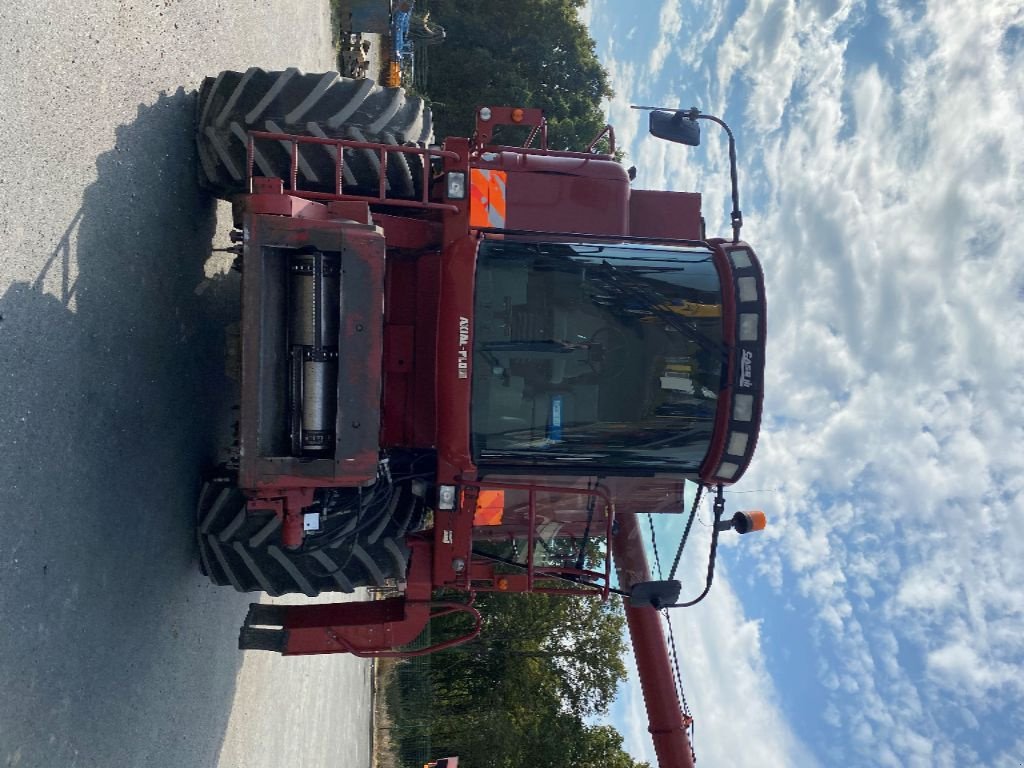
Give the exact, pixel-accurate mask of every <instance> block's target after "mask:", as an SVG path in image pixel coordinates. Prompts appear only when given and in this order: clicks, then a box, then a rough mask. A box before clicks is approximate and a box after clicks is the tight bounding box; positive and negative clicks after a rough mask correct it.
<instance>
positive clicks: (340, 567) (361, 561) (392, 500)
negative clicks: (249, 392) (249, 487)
mask: <svg viewBox="0 0 1024 768" xmlns="http://www.w3.org/2000/svg"><path fill="white" fill-rule="evenodd" d="M425 499H426V489H425V487H424V486H423V485H422V484H417V483H415V482H412V483H410V482H406V483H401V484H396V485H390V484H385V483H383V482H379V483H378V485H377V486H374V487H373V488H371V489H368V490H364V491H363V493H362V494H360V493H359V492H357V491H356V490H354V489H330V490H324V491H321V492H319V493H318V495H317V501H316V505H315V507H314V508H315V509H317V510H318V511H321V512H322V513H323V520H324V524H323V525H322V528H321V530H320V531H319V532H318V533H316V534H307V535H306V538H305V540H304V541H303V544H302V546H301V547H300V548H299V549H288V548H286V547H285V546H284V545H283V544H282V543H281V521H280V519H279V518H277V517H276V516H275V515H274V514H273V513H272V512H269V511H268V512H266V513H255V514H250V513H248V512H247V511H246V508H245V504H246V498H245V496H244V495H243V494H242V492H241V491H240V490H239V489H238V487H237V486H236V485H235V477H234V476H233V474H231V473H220V474H217V475H215V476H212V477H210V478H209V479H207V480H206V482H205V483H204V484H203V488H202V491H201V492H200V496H199V503H198V507H197V510H196V513H197V514H196V536H197V539H198V544H199V558H200V567H201V568H202V571H203V572H204V573H205V574H206V575H207V576H208V577H209V578H210V580H211V581H213V583H214V584H217V585H220V586H231V587H234V589H235V590H237V591H239V592H266V593H268V594H270V595H275V596H276V595H283V594H289V593H302V594H306V595H309V596H310V597H314V596H316V595H318V594H320V593H321V592H352V591H353V590H354V589H355V588H356V587H385V586H387V585H388V583H389V581H392V580H402V579H404V578H405V573H406V568H407V566H408V561H409V549H408V547H407V546H406V544H405V535H406V534H407V533H409V532H411V531H413V530H415V529H416V528H417V527H418V526H419V525H421V524H422V522H423V519H424V514H425V509H426V507H425V503H426V502H425Z"/></svg>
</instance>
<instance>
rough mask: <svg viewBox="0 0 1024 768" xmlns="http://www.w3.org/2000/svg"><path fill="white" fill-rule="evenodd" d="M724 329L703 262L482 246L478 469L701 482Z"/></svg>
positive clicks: (668, 253) (508, 244) (605, 249)
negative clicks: (688, 475)
mask: <svg viewBox="0 0 1024 768" xmlns="http://www.w3.org/2000/svg"><path fill="white" fill-rule="evenodd" d="M721 315H722V304H721V290H720V286H719V278H718V273H717V271H716V270H715V266H714V264H713V262H712V254H711V252H710V251H709V250H707V249H706V248H669V247H665V246H656V247H653V246H643V245H635V244H614V245H607V244H589V243H588V244H569V243H529V242H516V241H509V240H502V241H497V240H488V241H484V243H483V244H481V246H480V251H479V255H478V261H477V273H476V299H475V328H474V340H473V381H472V393H473V403H472V432H473V453H474V460H475V461H476V462H477V464H479V465H481V466H490V467H499V466H500V467H505V468H509V469H514V468H516V467H531V468H537V467H540V466H543V467H546V468H550V469H552V470H554V471H558V467H562V468H565V469H568V468H569V467H570V466H571V467H572V468H573V471H574V472H577V473H578V471H579V470H580V469H583V468H589V469H594V470H595V471H602V470H603V471H606V472H608V473H610V474H629V473H631V472H636V471H642V470H651V471H674V472H680V471H682V472H690V471H696V470H697V469H698V468H699V466H700V464H701V462H702V461H703V459H704V455H705V452H706V450H707V447H708V444H709V442H710V439H711V433H712V428H713V424H714V419H715V408H716V404H717V398H718V393H719V390H720V389H721V388H722V383H723V371H724V368H725V362H726V359H725V353H724V350H723V347H722V317H721Z"/></svg>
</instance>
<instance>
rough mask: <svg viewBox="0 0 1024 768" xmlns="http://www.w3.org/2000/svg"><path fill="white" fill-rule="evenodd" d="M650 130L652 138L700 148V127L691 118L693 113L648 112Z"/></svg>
mask: <svg viewBox="0 0 1024 768" xmlns="http://www.w3.org/2000/svg"><path fill="white" fill-rule="evenodd" d="M650 116H651V117H650V130H651V135H652V136H657V137H658V138H659V139H665V140H667V141H674V142H676V143H677V144H686V145H687V146H690V147H699V146H700V125H699V124H698V123H697V121H696V120H695V119H694V117H693V111H692V110H691V111H687V112H662V111H658V110H652V111H651V112H650Z"/></svg>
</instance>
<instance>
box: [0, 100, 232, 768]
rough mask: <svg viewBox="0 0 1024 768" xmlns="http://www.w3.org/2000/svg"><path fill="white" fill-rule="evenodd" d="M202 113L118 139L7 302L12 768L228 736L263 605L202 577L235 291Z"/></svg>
mask: <svg viewBox="0 0 1024 768" xmlns="http://www.w3.org/2000/svg"><path fill="white" fill-rule="evenodd" d="M194 100H195V94H194V93H186V92H185V91H183V90H180V89H179V91H178V92H176V93H174V94H171V95H162V96H161V97H160V98H159V99H157V100H156V101H155V102H154V103H152V104H146V105H141V106H140V107H139V109H138V115H137V117H136V118H135V120H133V121H132V122H131V123H129V124H126V125H123V126H121V127H120V128H118V129H117V133H116V137H117V138H116V145H115V147H114V148H113V149H111V150H110V151H108V152H105V153H104V154H102V155H101V156H100V157H99V158H98V159H97V163H96V167H97V179H96V181H95V182H94V183H93V184H91V185H90V186H89V187H88V188H87V189H85V191H84V193H83V197H82V205H81V209H80V211H79V213H78V214H77V216H76V217H75V220H74V221H72V222H69V226H68V230H67V233H66V234H65V237H64V238H63V239H62V241H61V242H60V243H59V244H58V245H57V247H56V248H55V250H54V251H53V253H52V254H50V255H49V258H48V260H47V262H46V264H45V267H44V269H43V270H42V271H41V272H40V274H39V276H38V278H37V279H36V280H35V281H34V282H32V283H24V282H23V283H15V284H13V285H11V286H10V288H9V289H8V290H7V291H6V293H5V294H4V295H3V296H2V297H0V318H2V319H0V403H2V408H0V446H2V450H3V453H2V456H0V489H2V491H0V508H2V511H3V515H2V519H3V521H4V532H3V535H2V536H0V618H2V620H3V628H2V630H0V679H3V680H4V683H5V689H6V695H5V696H3V697H0V723H3V729H2V733H0V764H3V765H20V766H23V767H24V766H56V765H72V764H78V765H95V766H111V767H115V768H116V766H138V765H146V766H150V768H155V767H157V766H168V768H170V766H181V765H197V766H198V765H207V766H208V765H215V764H216V761H217V754H218V750H219V749H220V746H221V742H222V740H223V737H224V730H225V727H226V724H227V719H228V716H229V712H230V708H231V701H232V697H233V694H234V687H235V676H236V673H237V670H238V668H239V666H240V664H241V659H242V656H241V654H240V653H239V652H238V651H237V650H236V637H237V628H238V622H239V620H240V617H241V616H242V615H243V614H244V606H245V604H246V603H247V602H248V601H249V596H244V595H239V594H237V593H234V592H232V591H230V590H224V589H219V588H214V587H212V586H210V585H209V584H208V583H207V582H206V580H205V578H204V577H203V576H201V575H200V574H199V573H198V570H197V567H196V562H195V559H196V553H195V546H194V541H193V537H194V523H193V511H192V510H193V505H194V501H195V494H196V491H197V488H198V484H199V477H200V470H201V468H202V467H203V466H204V465H206V466H208V465H210V464H211V463H213V461H214V460H215V458H216V455H217V447H218V442H219V441H220V440H221V439H222V436H223V433H224V432H225V428H226V425H225V424H224V423H223V421H224V418H223V417H222V416H220V414H225V413H230V412H231V410H230V406H231V398H232V394H231V392H232V382H230V380H229V379H228V378H226V377H225V375H224V328H225V325H226V324H227V323H228V322H230V320H231V319H232V318H234V317H236V316H237V312H238V307H237V282H234V281H233V278H232V277H230V276H228V277H224V278H218V279H214V280H211V281H204V272H203V262H204V260H205V258H206V256H207V255H208V254H209V253H210V247H211V238H212V237H213V233H214V229H215V223H216V222H215V209H214V203H213V201H212V200H210V199H209V198H207V197H206V196H205V195H204V194H202V193H201V192H200V191H199V190H198V188H197V186H196V181H195V163H196V158H195V149H194V142H193V110H194ZM68 140H69V146H71V145H72V144H73V137H68ZM44 204H45V201H44V200H41V201H40V205H44ZM197 288H198V290H197Z"/></svg>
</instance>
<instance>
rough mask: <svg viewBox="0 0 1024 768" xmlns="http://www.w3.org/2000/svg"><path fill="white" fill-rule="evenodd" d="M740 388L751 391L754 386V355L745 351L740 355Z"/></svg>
mask: <svg viewBox="0 0 1024 768" xmlns="http://www.w3.org/2000/svg"><path fill="white" fill-rule="evenodd" d="M740 386H741V387H743V388H744V389H750V388H751V387H752V386H754V353H753V352H751V351H750V350H749V349H744V350H743V354H741V355H740Z"/></svg>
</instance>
